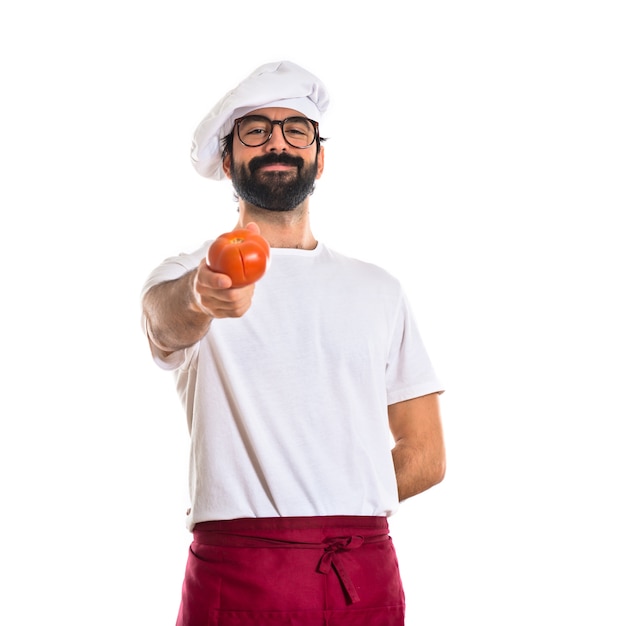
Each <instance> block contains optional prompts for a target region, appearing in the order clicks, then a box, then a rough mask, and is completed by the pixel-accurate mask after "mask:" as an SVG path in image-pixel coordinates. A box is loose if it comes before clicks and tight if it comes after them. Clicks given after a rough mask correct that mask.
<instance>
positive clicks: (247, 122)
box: [239, 117, 270, 137]
mask: <svg viewBox="0 0 626 626" xmlns="http://www.w3.org/2000/svg"><path fill="white" fill-rule="evenodd" d="M269 132H270V124H268V122H267V120H264V119H262V118H261V119H260V118H255V117H247V118H245V119H243V120H241V123H240V124H239V133H240V135H241V136H243V137H264V136H266V135H267V134H268V133H269Z"/></svg>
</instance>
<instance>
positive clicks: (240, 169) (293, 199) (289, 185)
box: [231, 152, 317, 211]
mask: <svg viewBox="0 0 626 626" xmlns="http://www.w3.org/2000/svg"><path fill="white" fill-rule="evenodd" d="M273 163H284V164H287V165H295V166H296V167H297V170H296V172H295V175H294V172H293V171H289V172H287V171H283V172H259V171H258V170H259V168H261V167H263V166H264V165H269V164H273ZM316 176H317V158H316V159H315V162H314V163H312V164H311V165H309V166H305V164H304V159H302V158H301V157H294V156H290V155H288V154H275V153H273V152H272V153H270V154H266V155H264V156H260V157H255V158H254V159H251V160H250V162H249V163H248V167H247V168H246V166H245V165H244V164H243V163H242V164H237V163H235V162H234V161H233V168H232V170H231V180H232V183H233V187H234V188H235V192H236V193H237V195H238V196H239V197H240V198H241V199H242V200H245V201H246V202H249V203H250V204H252V205H254V206H257V207H259V208H261V209H267V210H268V211H291V210H293V209H295V208H296V207H297V206H298V205H299V204H302V202H304V200H306V198H307V197H308V196H310V195H311V194H312V193H313V189H314V188H315V178H316Z"/></svg>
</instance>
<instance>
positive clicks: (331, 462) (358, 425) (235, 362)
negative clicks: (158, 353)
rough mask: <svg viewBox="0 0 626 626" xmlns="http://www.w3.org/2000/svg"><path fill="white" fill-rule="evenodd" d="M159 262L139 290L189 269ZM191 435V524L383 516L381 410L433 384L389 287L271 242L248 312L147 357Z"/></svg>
mask: <svg viewBox="0 0 626 626" xmlns="http://www.w3.org/2000/svg"><path fill="white" fill-rule="evenodd" d="M210 243H211V242H207V243H206V244H205V245H204V246H203V247H202V248H200V249H199V250H198V251H197V252H195V253H193V254H190V255H180V256H177V257H172V258H170V259H167V260H166V261H164V263H163V264H162V265H161V266H160V267H159V268H157V269H156V270H155V271H154V272H153V273H152V274H151V275H150V277H149V278H148V281H147V283H146V285H145V287H144V292H145V291H147V290H148V289H149V288H150V287H151V286H153V285H155V284H157V283H159V282H162V281H164V280H171V279H174V278H177V277H179V276H182V275H183V274H185V273H186V272H188V271H190V270H192V269H194V268H195V267H197V266H198V264H199V263H200V261H201V260H202V258H203V257H204V256H205V255H206V251H207V249H208V246H209V245H210ZM155 360H156V362H157V363H158V364H159V365H160V366H161V367H162V368H164V369H169V370H172V371H173V374H174V377H175V380H176V386H177V389H178V393H179V395H180V398H181V401H182V404H183V407H184V408H185V410H186V414H187V421H188V426H189V432H190V435H191V450H190V472H189V486H190V496H191V509H190V513H189V515H188V524H187V525H188V528H189V529H192V528H193V526H194V524H196V523H197V522H200V521H208V520H219V519H234V518H241V517H278V516H318V515H374V516H388V515H391V514H392V513H393V512H395V510H396V509H397V507H398V496H397V486H396V481H395V473H394V468H393V461H392V457H391V438H390V433H389V425H388V416H387V406H388V405H389V404H393V403H396V402H401V401H403V400H408V399H410V398H415V397H419V396H422V395H426V394H429V393H433V392H438V391H441V390H442V387H441V385H440V383H439V381H438V380H437V377H436V375H435V372H434V371H433V367H432V365H431V362H430V360H429V358H428V355H427V353H426V351H425V349H424V346H423V343H422V340H421V338H420V335H419V332H418V330H417V327H416V325H415V322H414V320H413V317H412V314H411V311H410V308H409V305H408V303H407V300H406V298H405V296H404V293H403V291H402V289H401V287H400V285H399V283H398V281H397V280H396V279H395V278H393V277H392V276H391V275H389V274H388V273H387V272H386V271H384V270H382V269H381V268H379V267H377V266H374V265H372V264H369V263H364V262H362V261H358V260H355V259H351V258H348V257H346V256H343V255H340V254H337V253H336V252H334V251H332V250H330V249H328V248H326V247H325V246H324V245H322V244H318V246H317V248H316V249H315V250H299V249H291V248H289V249H277V248H273V249H272V255H271V260H270V265H269V267H268V270H267V272H266V274H265V276H263V278H261V280H260V281H259V282H258V283H257V285H256V289H255V293H254V297H253V300H252V306H251V308H250V309H249V310H248V311H247V312H246V313H245V315H243V316H242V317H241V318H232V319H216V320H213V322H212V323H211V326H210V329H209V332H208V333H207V335H206V336H205V337H204V338H203V339H202V340H201V341H199V342H198V343H197V344H195V345H193V346H191V347H190V348H187V349H185V350H181V351H179V352H176V353H174V354H172V355H170V356H169V357H168V358H167V359H159V358H158V357H155Z"/></svg>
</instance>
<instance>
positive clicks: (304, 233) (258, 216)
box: [237, 201, 317, 250]
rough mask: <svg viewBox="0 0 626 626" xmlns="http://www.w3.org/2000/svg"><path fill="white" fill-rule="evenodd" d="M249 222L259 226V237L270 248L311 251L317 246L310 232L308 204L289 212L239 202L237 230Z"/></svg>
mask: <svg viewBox="0 0 626 626" xmlns="http://www.w3.org/2000/svg"><path fill="white" fill-rule="evenodd" d="M249 222H255V223H256V224H257V225H258V226H259V228H260V229H261V235H263V237H265V239H267V241H268V242H269V244H270V246H271V247H272V248H300V249H302V250H313V249H314V248H315V247H316V246H317V241H316V239H315V237H314V236H313V233H312V232H311V225H310V221H309V207H308V202H304V203H302V204H301V205H299V206H297V207H296V208H295V209H293V210H291V211H269V210H267V209H260V208H259V207H255V206H251V205H249V204H246V203H245V202H242V201H240V203H239V221H238V223H237V228H243V227H245V225H246V224H248V223H249Z"/></svg>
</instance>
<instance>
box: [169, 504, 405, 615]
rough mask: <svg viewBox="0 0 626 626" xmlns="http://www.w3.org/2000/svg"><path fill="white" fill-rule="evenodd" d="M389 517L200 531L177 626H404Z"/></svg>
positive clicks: (222, 525)
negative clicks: (388, 522)
mask: <svg viewBox="0 0 626 626" xmlns="http://www.w3.org/2000/svg"><path fill="white" fill-rule="evenodd" d="M388 532H389V528H388V524H387V519H386V518H384V517H359V516H356V517H353V516H331V517H286V518H258V519H238V520H230V521H220V522H203V523H200V524H196V526H195V528H194V531H193V543H192V544H191V547H190V550H189V559H188V561H187V569H186V572H185V581H184V584H183V594H182V602H181V606H180V611H179V614H178V621H177V622H176V626H335V625H336V626H402V625H403V624H404V591H403V589H402V582H401V580H400V573H399V571H398V562H397V559H396V553H395V549H394V547H393V543H392V541H391V537H390V536H389V534H388Z"/></svg>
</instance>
